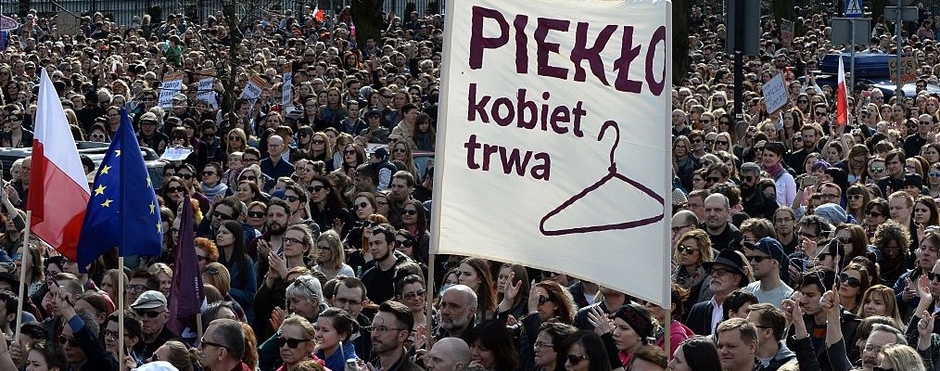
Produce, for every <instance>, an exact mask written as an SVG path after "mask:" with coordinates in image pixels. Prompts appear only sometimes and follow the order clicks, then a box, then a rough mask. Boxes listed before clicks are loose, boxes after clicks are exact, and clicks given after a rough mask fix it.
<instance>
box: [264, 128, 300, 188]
mask: <svg viewBox="0 0 940 371" xmlns="http://www.w3.org/2000/svg"><path fill="white" fill-rule="evenodd" d="M289 150H290V148H288V147H287V144H286V143H284V138H281V136H280V135H276V134H275V135H272V136H270V137H268V158H266V159H264V160H261V172H262V173H264V174H265V175H267V176H269V177H271V179H272V182H271V183H272V184H265V188H267V189H270V188H273V187H274V184H273V183H274V180H275V179H277V178H280V177H282V176H291V174H293V173H294V165H291V163H290V162H287V161H286V160H284V157H283V156H281V154H283V153H284V151H289Z"/></svg>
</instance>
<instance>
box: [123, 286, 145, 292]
mask: <svg viewBox="0 0 940 371" xmlns="http://www.w3.org/2000/svg"><path fill="white" fill-rule="evenodd" d="M146 289H147V286H144V285H127V286H124V290H125V291H127V292H130V293H138V292H144V290H146Z"/></svg>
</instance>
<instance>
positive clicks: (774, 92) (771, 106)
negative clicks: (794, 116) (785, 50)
mask: <svg viewBox="0 0 940 371" xmlns="http://www.w3.org/2000/svg"><path fill="white" fill-rule="evenodd" d="M763 90H764V105H765V106H767V112H770V113H774V112H776V111H777V110H778V109H780V108H781V107H783V106H784V105H786V104H787V101H788V100H789V99H790V94H789V93H787V87H786V84H784V83H783V74H777V76H774V77H773V78H772V79H770V81H767V83H766V84H764V88H763Z"/></svg>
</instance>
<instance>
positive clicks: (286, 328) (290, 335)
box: [275, 315, 317, 371]
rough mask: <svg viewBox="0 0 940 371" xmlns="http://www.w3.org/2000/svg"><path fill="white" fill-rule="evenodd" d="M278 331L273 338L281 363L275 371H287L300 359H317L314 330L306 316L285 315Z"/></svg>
mask: <svg viewBox="0 0 940 371" xmlns="http://www.w3.org/2000/svg"><path fill="white" fill-rule="evenodd" d="M278 333H279V334H278V337H277V338H275V340H276V341H277V345H278V348H280V357H281V362H282V365H281V367H280V368H278V369H277V371H288V370H290V369H292V368H293V367H294V365H296V364H298V363H300V362H302V361H305V360H309V359H317V358H316V356H314V353H315V352H316V350H317V349H316V347H317V342H316V340H315V339H314V337H315V336H316V330H315V328H314V326H313V324H311V323H310V321H308V320H307V319H306V318H303V317H301V316H298V315H291V316H290V317H287V319H285V320H284V323H282V324H281V329H280V331H278Z"/></svg>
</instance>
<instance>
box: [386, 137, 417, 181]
mask: <svg viewBox="0 0 940 371" xmlns="http://www.w3.org/2000/svg"><path fill="white" fill-rule="evenodd" d="M390 151H391V154H392V157H391V159H389V161H401V162H402V163H403V164H405V169H404V170H406V171H408V172H409V173H411V175H413V176H414V178H415V182H416V183H420V182H421V178H420V177H419V176H418V168H417V167H416V166H415V160H414V157H413V156H412V154H411V145H410V144H408V142H407V141H404V140H400V141H398V142H397V143H395V144H393V145H391V149H390Z"/></svg>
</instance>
